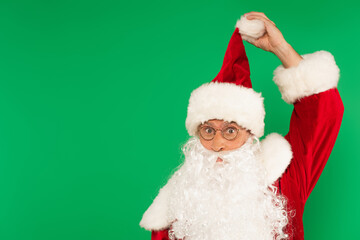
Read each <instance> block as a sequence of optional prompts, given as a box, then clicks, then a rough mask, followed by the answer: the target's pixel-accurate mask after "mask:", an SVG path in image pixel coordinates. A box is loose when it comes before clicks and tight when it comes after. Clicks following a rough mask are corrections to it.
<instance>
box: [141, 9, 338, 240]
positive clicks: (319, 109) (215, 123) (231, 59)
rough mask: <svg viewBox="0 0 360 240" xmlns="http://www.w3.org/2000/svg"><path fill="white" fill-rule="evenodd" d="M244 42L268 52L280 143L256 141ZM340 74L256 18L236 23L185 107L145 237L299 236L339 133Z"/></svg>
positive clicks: (257, 113)
mask: <svg viewBox="0 0 360 240" xmlns="http://www.w3.org/2000/svg"><path fill="white" fill-rule="evenodd" d="M243 39H244V40H246V41H248V42H250V43H251V44H253V45H255V46H256V47H258V48H261V49H263V50H265V51H269V52H272V53H274V54H275V55H276V56H278V58H279V59H280V61H281V62H282V65H280V66H279V67H278V68H277V69H275V71H274V78H273V80H274V82H275V83H276V84H277V86H278V87H279V90H280V92H281V95H282V98H283V100H284V101H286V102H287V103H289V104H293V106H294V110H293V113H292V116H291V119H290V129H289V132H288V134H287V135H286V136H285V137H282V136H281V135H279V134H277V133H271V134H269V135H268V136H266V138H265V139H264V140H262V141H261V142H260V141H259V138H260V137H262V136H263V134H264V117H265V111H264V104H263V98H262V97H261V93H257V92H255V91H254V90H253V89H252V85H251V81H250V70H249V64H248V59H247V57H246V53H245V49H244V45H243V42H242V41H243ZM338 79H339V68H338V67H337V65H336V63H335V60H334V57H333V56H332V55H331V54H330V53H329V52H327V51H318V52H315V53H311V54H305V55H302V56H300V55H299V54H298V53H296V51H295V50H294V49H293V48H292V47H291V46H290V45H289V44H288V43H287V42H286V41H285V39H284V38H283V36H282V34H281V32H280V31H279V29H278V28H277V27H276V26H275V24H274V23H273V22H272V21H271V20H269V19H268V18H267V17H266V16H265V15H264V14H263V13H259V12H250V13H247V14H245V15H244V16H242V17H241V18H240V19H239V20H238V21H237V22H236V25H235V31H234V33H233V34H232V36H231V39H230V42H229V45H228V48H227V50H226V53H225V57H224V61H223V66H222V68H221V70H220V72H219V73H218V75H217V76H216V77H215V78H214V79H213V80H212V81H211V82H210V83H205V84H203V85H202V86H200V87H199V88H197V89H195V90H194V91H193V92H192V94H191V96H190V100H189V105H188V113H187V119H186V128H187V130H188V133H189V135H190V136H191V138H190V139H189V140H188V141H187V142H186V144H185V145H184V146H183V148H182V150H183V152H184V155H185V161H184V163H183V164H182V165H181V166H180V167H179V168H178V170H177V171H176V172H175V173H174V174H173V175H172V176H171V178H170V179H169V181H168V182H167V184H166V185H165V186H164V187H162V188H161V189H160V192H159V194H158V196H157V197H156V198H155V200H154V201H153V203H152V204H151V206H150V207H149V208H148V209H147V211H146V212H145V213H144V215H143V218H142V220H141V222H140V225H141V226H142V227H143V228H145V229H147V230H150V231H152V239H153V240H168V239H183V240H185V239H186V240H237V239H239V240H240V239H246V240H253V239H254V240H255V239H256V240H271V239H296V240H298V239H304V231H303V223H302V215H303V211H304V207H305V203H306V200H307V198H308V197H309V195H310V193H311V191H312V190H313V188H314V186H315V184H316V182H317V180H318V179H319V177H320V174H321V172H322V170H323V169H324V167H325V164H326V162H327V159H328V158H329V155H330V153H331V150H332V148H333V146H334V144H335V140H336V137H337V135H338V132H339V129H340V125H341V121H342V116H343V112H344V107H343V104H342V101H341V98H340V95H339V92H338V90H337V88H336V87H337V83H338Z"/></svg>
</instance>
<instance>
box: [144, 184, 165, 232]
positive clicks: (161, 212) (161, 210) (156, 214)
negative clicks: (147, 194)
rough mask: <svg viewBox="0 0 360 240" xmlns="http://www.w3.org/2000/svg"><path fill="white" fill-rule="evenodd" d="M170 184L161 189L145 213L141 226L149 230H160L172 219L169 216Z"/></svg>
mask: <svg viewBox="0 0 360 240" xmlns="http://www.w3.org/2000/svg"><path fill="white" fill-rule="evenodd" d="M168 186H169V185H168V184H167V185H165V186H164V187H163V188H161V189H160V192H159V194H158V195H157V197H156V198H155V199H154V201H153V203H152V204H151V205H150V207H149V208H148V209H147V210H146V212H145V213H144V215H143V217H142V219H141V221H140V226H141V227H143V228H145V229H146V230H148V231H152V230H155V231H158V230H162V229H165V228H167V227H168V226H169V225H170V221H169V220H168V218H167V215H168V214H167V211H168V199H169V190H168Z"/></svg>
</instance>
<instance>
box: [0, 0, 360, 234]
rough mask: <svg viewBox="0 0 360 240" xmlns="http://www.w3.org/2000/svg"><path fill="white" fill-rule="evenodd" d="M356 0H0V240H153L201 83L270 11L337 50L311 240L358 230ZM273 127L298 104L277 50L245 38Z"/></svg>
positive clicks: (300, 38)
mask: <svg viewBox="0 0 360 240" xmlns="http://www.w3.org/2000/svg"><path fill="white" fill-rule="evenodd" d="M359 10H360V9H359V5H357V2H356V1H348V0H344V1H334V0H333V1H328V0H327V1H325V0H320V1H309V0H305V1H298V2H293V1H265V0H258V1H224V0H221V1H189V0H185V1H184V0H182V1H176V2H175V1H132V2H131V1H126V2H122V1H115V0H113V1H111V0H102V1H74V0H73V1H70V0H62V1H60V0H59V1H49V0H48V1H45V0H42V1H38V0H32V1H0V61H1V62H0V112H1V117H0V194H1V195H0V239H2V240H15V239H19V240H20V239H21V240H23V239H24V240H25V239H36V240H45V239H46V240H48V239H53V240H57V239H59V240H60V239H61V240H64V239H66V240H73V239H74V240H75V239H76V240H80V239H87V240H91V239H101V240H103V239H104V240H108V239H124V240H127V239H150V232H148V231H145V230H143V229H141V228H140V227H139V221H140V219H141V217H142V214H143V213H144V211H145V210H146V209H147V207H148V206H149V205H150V204H151V202H152V200H153V198H154V197H155V196H156V195H157V192H158V190H159V188H160V187H161V186H162V185H163V184H164V183H165V182H166V180H167V178H168V177H169V175H170V174H171V172H172V171H173V169H174V168H175V167H176V166H178V165H179V164H180V163H181V159H182V155H181V149H180V146H181V145H182V144H183V143H184V142H185V141H186V140H187V139H188V135H187V132H186V129H185V118H186V108H187V104H188V99H189V96H190V93H191V91H192V90H194V89H195V88H196V87H198V86H200V85H201V84H202V83H205V82H209V81H210V80H212V79H213V78H214V77H215V76H216V74H217V73H218V71H219V70H220V67H221V64H222V60H223V56H224V53H225V49H226V47H227V44H228V41H229V39H230V36H231V34H232V33H233V31H234V25H235V23H236V20H237V19H238V18H240V16H241V15H243V14H244V13H246V12H249V11H259V12H264V13H265V14H266V15H267V16H268V17H269V18H270V19H271V20H273V21H274V22H275V23H276V25H277V26H278V28H279V29H280V30H281V31H282V33H283V35H284V37H285V39H286V40H287V41H288V42H289V43H290V44H291V45H292V46H293V47H294V49H295V50H296V51H297V52H299V53H300V54H306V53H312V52H315V51H318V50H327V51H330V52H331V53H332V54H333V55H334V57H335V60H336V62H337V64H338V66H339V67H340V69H341V72H340V74H341V77H340V81H339V85H338V89H339V92H340V94H341V96H342V99H343V102H344V106H345V113H344V118H343V123H342V127H341V130H340V133H339V136H338V140H337V142H336V144H335V147H334V149H333V152H332V154H331V156H330V159H329V161H328V164H327V166H326V168H325V170H324V172H323V174H322V176H321V178H320V180H319V181H318V184H317V186H316V188H315V189H314V191H313V193H312V195H311V196H310V198H309V200H308V202H307V205H306V208H305V214H304V228H305V237H306V239H307V240H312V239H314V240H315V239H316V240H318V239H359V237H360V233H359V231H358V227H359V223H360V220H359V219H358V218H359V216H360V207H359V204H358V201H359V196H360V193H359V187H358V185H359V177H358V175H359V173H358V172H359V165H360V162H359V158H358V153H357V151H354V150H356V149H358V148H359V147H358V146H359V145H360V141H359V138H358V136H359V134H360V127H359V124H358V123H359V120H360V119H359V117H360V114H359V111H358V105H357V103H358V97H359V93H358V90H359V86H360V84H359V79H360V73H359V68H360V64H359V61H358V56H359V54H360V51H359V46H358V43H359V37H360V34H359V31H358V29H359V24H360V21H359ZM245 47H246V51H247V55H248V57H249V61H250V67H251V71H252V81H253V87H254V89H255V90H256V91H258V92H262V94H263V96H264V97H265V108H266V117H265V124H266V128H265V136H266V135H267V134H269V133H271V132H278V133H280V134H282V135H285V134H286V133H287V131H288V127H289V119H290V115H291V111H292V106H291V105H287V104H286V103H285V102H284V101H282V99H281V96H280V93H279V91H278V89H277V87H276V85H275V84H274V83H273V82H272V76H273V75H272V74H273V70H274V69H275V68H276V67H277V66H278V65H279V64H280V61H279V60H278V59H277V58H276V56H275V55H273V54H272V53H269V52H265V51H263V50H261V49H258V48H256V47H254V46H252V45H250V44H248V43H245Z"/></svg>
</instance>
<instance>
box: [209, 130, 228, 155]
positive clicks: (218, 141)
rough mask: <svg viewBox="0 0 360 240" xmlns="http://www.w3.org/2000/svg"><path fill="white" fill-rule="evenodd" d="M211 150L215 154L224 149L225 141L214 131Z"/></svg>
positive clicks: (219, 133) (218, 132)
mask: <svg viewBox="0 0 360 240" xmlns="http://www.w3.org/2000/svg"><path fill="white" fill-rule="evenodd" d="M211 149H212V150H213V151H215V152H220V151H223V150H224V149H225V139H224V138H223V136H222V135H221V132H220V131H216V133H215V136H214V138H213V140H212V143H211Z"/></svg>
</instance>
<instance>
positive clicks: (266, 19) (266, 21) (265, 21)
mask: <svg viewBox="0 0 360 240" xmlns="http://www.w3.org/2000/svg"><path fill="white" fill-rule="evenodd" d="M246 18H247V19H249V20H253V19H258V20H261V21H263V22H264V23H265V24H266V23H267V24H273V25H274V26H276V25H275V23H274V22H273V21H271V20H270V19H268V18H265V17H263V16H260V15H246Z"/></svg>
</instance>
